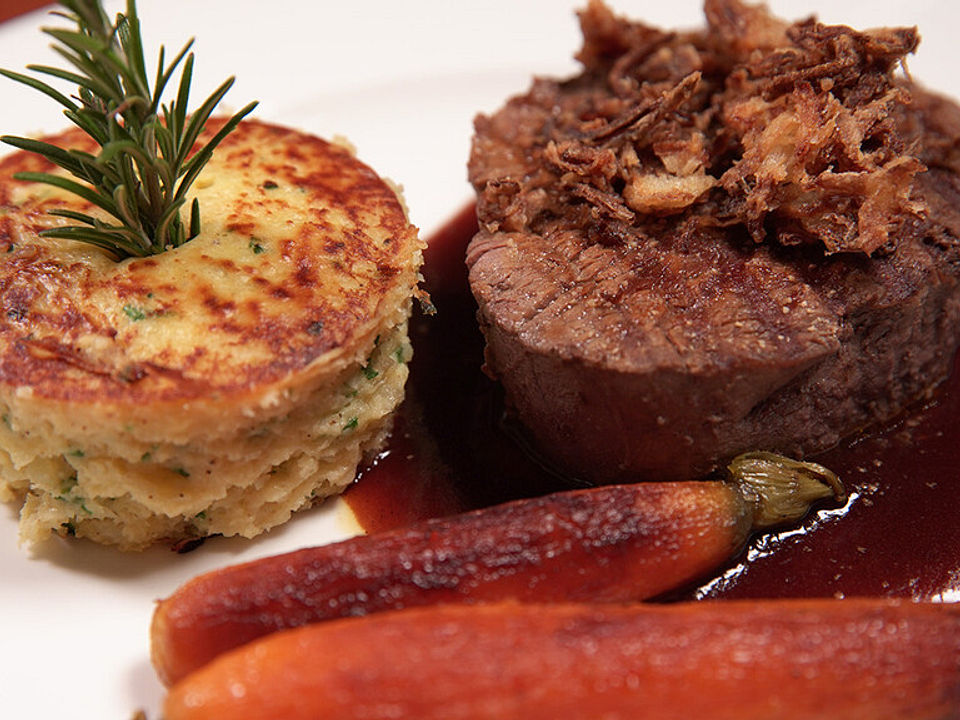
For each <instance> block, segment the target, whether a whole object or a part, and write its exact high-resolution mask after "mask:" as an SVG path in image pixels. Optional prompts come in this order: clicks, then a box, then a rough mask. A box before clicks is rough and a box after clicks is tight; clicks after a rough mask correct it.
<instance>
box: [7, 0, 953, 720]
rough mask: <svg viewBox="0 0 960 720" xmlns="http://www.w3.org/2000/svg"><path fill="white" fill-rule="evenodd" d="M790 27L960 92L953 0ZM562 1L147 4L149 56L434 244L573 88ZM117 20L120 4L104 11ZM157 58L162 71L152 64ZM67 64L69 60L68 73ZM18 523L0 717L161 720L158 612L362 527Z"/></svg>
mask: <svg viewBox="0 0 960 720" xmlns="http://www.w3.org/2000/svg"><path fill="white" fill-rule="evenodd" d="M611 2H612V5H613V7H614V8H615V9H617V10H618V11H621V12H623V13H624V14H627V15H630V16H632V17H635V18H638V19H640V18H642V19H645V20H646V21H648V22H649V23H651V24H656V25H660V26H663V27H693V26H696V25H700V24H702V14H701V10H700V6H699V4H698V3H697V2H694V1H693V0H673V2H650V1H646V2H645V1H642V0H611ZM769 4H770V6H771V7H772V8H773V9H774V10H775V11H776V12H777V13H778V14H780V15H782V16H784V17H788V18H799V17H804V16H806V15H808V14H810V13H816V14H818V15H819V16H820V18H821V19H822V20H824V21H827V22H842V23H846V24H850V25H853V26H855V27H859V28H865V27H873V26H879V25H917V26H919V28H920V30H921V35H922V37H923V43H922V44H921V47H920V50H919V52H918V54H917V56H916V57H914V58H913V59H911V60H910V69H911V72H912V74H913V75H914V77H915V78H918V79H919V80H921V81H922V82H924V83H925V84H927V85H928V86H930V87H933V88H935V89H939V90H941V91H943V92H946V93H947V94H950V95H952V96H954V97H958V96H960V68H958V67H957V59H958V53H957V52H956V49H955V43H956V39H955V38H956V36H957V26H958V20H960V9H954V8H955V5H954V3H951V2H943V1H942V0H925V1H924V0H919V1H917V0H915V1H913V2H903V1H901V0H887V1H886V2H882V1H880V0H858V1H848V2H837V1H836V0H812V1H809V2H800V1H794V0H779V1H773V2H770V3H769ZM580 5H581V3H572V2H567V1H566V0H563V1H561V0H527V1H524V0H484V1H483V2H480V1H476V2H449V1H441V0H433V1H431V0H402V1H397V0H392V1H383V2H380V1H375V0H352V1H351V2H349V3H347V2H298V1H296V0H269V1H268V2H263V1H262V0H141V3H140V14H141V18H142V21H143V24H144V35H145V39H146V41H147V45H148V47H156V46H157V45H159V44H160V43H163V44H165V45H166V46H167V51H168V57H169V56H170V54H171V53H173V52H175V51H176V50H178V49H179V47H180V45H181V44H182V43H183V42H184V41H185V40H186V39H187V38H188V37H191V36H195V37H196V39H197V43H196V46H195V50H196V54H197V64H196V69H195V76H196V79H195V83H194V87H195V90H194V98H202V97H205V96H206V94H207V93H208V92H209V91H211V90H212V89H213V88H214V87H215V86H216V85H217V84H219V82H220V81H221V80H223V79H224V78H226V77H227V76H229V75H235V76H236V77H237V82H236V85H235V86H234V88H233V90H232V91H231V93H230V94H229V95H228V97H227V104H228V105H229V106H231V107H233V108H238V107H240V106H242V105H244V104H245V103H246V102H247V101H249V100H251V99H259V100H260V103H261V104H260V107H259V109H258V111H257V115H258V116H259V117H260V118H262V119H264V120H270V121H276V122H282V123H286V124H289V125H292V126H296V127H299V128H302V129H305V130H308V131H311V132H314V133H317V134H320V135H324V136H328V137H329V136H332V135H344V136H347V137H348V138H349V139H350V140H351V141H352V142H353V143H354V144H355V145H356V146H357V148H358V153H359V155H360V157H361V159H363V160H365V161H366V162H368V163H369V164H371V165H372V166H373V167H375V168H376V169H377V170H378V171H379V172H380V173H381V174H383V175H386V176H388V177H390V178H392V179H394V180H396V181H398V182H400V183H401V184H402V185H403V186H404V188H405V191H406V197H407V202H408V204H409V206H410V211H411V215H412V218H413V221H414V222H415V223H416V224H417V225H418V226H420V228H421V229H422V230H423V231H424V233H425V234H429V233H430V231H431V230H433V229H435V228H436V227H438V226H439V225H440V224H441V223H442V222H443V220H444V218H446V217H448V216H450V215H451V214H453V213H454V212H455V211H456V210H457V209H459V208H460V207H462V206H463V204H464V203H465V202H467V201H468V200H469V197H470V193H469V187H468V186H467V183H466V179H465V174H466V173H465V167H464V163H465V159H466V156H467V152H468V147H469V139H470V133H471V121H472V118H473V116H474V114H475V113H476V112H478V111H492V110H494V109H495V108H496V107H497V106H498V105H499V104H500V102H501V101H502V99H503V98H505V97H506V96H507V95H509V94H512V93H516V92H520V91H522V90H523V89H524V88H525V87H526V86H527V85H528V83H529V78H530V76H531V75H532V74H563V75H566V74H571V73H573V72H575V71H576V65H575V63H574V62H573V61H572V59H571V57H572V54H573V53H574V52H575V51H576V50H577V49H578V48H579V43H580V40H579V31H578V28H577V25H576V21H575V18H574V14H573V12H574V9H575V8H576V7H579V6H580ZM108 7H110V8H111V9H116V8H118V7H119V4H118V3H113V2H111V3H108ZM50 22H54V23H56V22H57V21H56V20H54V19H50V18H48V17H47V16H46V14H45V13H43V12H37V13H33V14H30V15H27V16H24V17H22V18H20V19H17V20H14V21H11V22H9V23H7V24H5V25H2V26H0V67H4V68H9V69H13V70H21V69H22V68H23V67H24V66H25V65H26V64H27V63H32V62H46V63H50V62H52V61H54V58H53V56H52V55H51V53H50V52H49V51H48V50H47V49H46V45H47V40H46V38H45V37H44V36H42V35H41V34H40V33H39V31H38V28H39V27H40V26H41V25H42V24H45V23H50ZM149 57H154V56H153V55H152V53H151V55H150V56H149ZM57 62H59V61H57ZM63 124H64V123H63V119H62V118H61V116H60V114H59V110H58V108H57V106H56V105H55V104H54V103H53V101H51V100H49V99H47V98H45V97H43V96H41V95H40V94H38V93H35V92H33V91H29V90H26V89H24V88H21V87H20V86H18V85H16V84H14V83H12V82H8V81H6V80H2V79H0V133H4V134H31V133H37V132H40V131H52V130H57V129H60V128H61V127H63ZM16 522H17V512H16V509H15V508H13V507H7V506H0V718H55V717H57V718H59V717H70V718H73V719H74V720H94V719H96V720H110V719H112V718H119V719H121V720H129V718H130V717H131V716H132V714H133V713H134V711H135V710H137V709H144V710H146V711H147V713H148V716H149V717H150V719H151V720H156V719H157V718H158V717H159V714H158V712H157V708H158V707H159V703H160V700H161V698H162V688H161V687H160V685H159V683H158V682H157V681H156V679H155V677H154V675H153V671H152V669H151V668H150V665H149V656H148V652H149V648H148V638H147V631H148V626H149V619H150V614H151V612H152V608H153V602H154V600H155V599H157V598H159V597H162V596H164V595H167V594H169V593H170V592H171V591H172V590H173V589H174V588H175V587H176V586H177V585H179V584H180V583H181V582H183V581H185V580H187V579H188V578H190V577H192V576H193V575H195V574H197V573H200V572H203V571H205V570H208V569H212V568H214V567H219V566H222V565H224V564H227V563H232V562H237V561H241V560H247V559H252V558H254V557H260V556H264V555H268V554H273V553H277V552H281V551H284V550H289V549H294V548H297V547H302V546H304V545H311V544H319V543H322V542H328V541H331V540H334V539H337V538H341V537H345V536H347V535H349V534H351V533H353V532H355V531H356V526H355V524H354V522H353V519H352V517H351V516H350V513H349V510H347V509H346V507H345V506H344V505H343V504H342V503H339V502H336V503H330V504H329V505H328V506H327V507H325V508H321V509H319V510H317V511H311V512H309V513H307V514H305V515H304V516H302V517H299V518H297V519H295V520H294V521H292V522H291V523H289V524H288V525H287V526H285V527H283V528H281V529H278V530H276V531H274V532H272V533H270V534H269V535H268V536H266V537H265V538H263V539H260V540H257V541H253V542H249V541H236V540H223V539H220V540H213V541H210V542H208V543H206V544H205V545H204V546H203V547H201V548H200V549H199V550H197V551H195V552H193V553H190V554H187V555H175V554H173V553H170V552H169V551H166V550H159V549H158V550H155V551H150V552H147V553H143V554H138V555H125V554H120V553H117V552H115V551H112V550H109V549H104V548H99V547H95V546H92V545H90V544H88V543H83V542H65V541H61V540H57V539H55V540H53V541H52V542H51V543H49V544H48V545H47V546H46V547H45V548H43V549H41V550H39V551H35V552H33V553H31V552H30V551H29V550H27V549H25V548H18V546H17V539H16V535H17V530H16Z"/></svg>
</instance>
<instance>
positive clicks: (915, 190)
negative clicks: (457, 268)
mask: <svg viewBox="0 0 960 720" xmlns="http://www.w3.org/2000/svg"><path fill="white" fill-rule="evenodd" d="M706 15H707V23H708V27H707V28H706V29H705V30H703V31H699V32H691V33H686V34H677V33H666V32H662V31H659V30H656V29H653V28H649V27H646V26H644V25H642V24H639V23H631V22H629V21H627V20H624V19H622V18H619V17H616V16H614V15H613V14H612V13H610V11H609V10H607V8H606V7H604V6H603V5H602V4H600V3H599V2H592V3H591V4H590V5H589V7H588V8H587V9H586V10H585V11H584V12H583V13H582V14H581V24H582V27H583V30H584V38H585V40H584V47H583V49H582V50H581V52H580V54H579V56H578V58H579V59H580V60H581V62H582V63H583V65H584V71H583V73H582V74H581V75H579V76H577V77H575V78H572V79H569V80H565V81H555V80H546V79H540V80H536V81H535V82H534V84H533V86H532V88H531V90H530V91H529V92H528V93H527V94H525V95H523V96H520V97H516V98H513V99H511V100H510V101H509V102H508V103H507V104H506V106H505V107H504V108H503V109H501V110H500V111H499V112H498V113H496V114H494V115H492V116H489V117H485V116H481V117H478V118H477V121H476V135H475V138H474V144H473V150H472V153H471V158H470V166H469V171H470V180H471V182H472V183H473V185H474V187H475V189H476V191H477V196H478V219H479V221H480V232H479V233H478V235H477V236H476V237H475V238H474V239H473V241H472V243H471V245H470V248H469V251H468V257H467V264H468V266H469V269H470V284H471V288H472V290H473V293H474V295H475V297H476V299H477V302H478V305H479V320H480V324H481V327H482V329H483V331H484V334H485V337H486V340H487V349H486V358H485V359H486V368H487V369H488V371H489V372H490V373H491V374H492V375H494V376H495V377H497V378H498V379H499V380H500V381H501V382H502V383H503V385H504V387H505V389H506V393H507V400H508V403H509V404H510V405H511V407H512V408H513V409H514V411H515V412H516V414H517V415H518V417H519V419H520V420H521V421H522V422H523V424H524V425H525V426H526V427H527V428H528V429H529V431H530V433H531V434H532V436H533V440H534V443H535V446H536V447H537V448H538V449H539V451H540V452H542V453H543V455H544V456H545V457H546V458H547V459H549V460H550V461H552V462H553V463H555V464H556V465H558V466H559V467H560V468H561V469H562V470H564V471H565V472H567V473H569V474H572V475H575V476H578V477H580V478H582V479H585V480H588V481H592V482H613V481H631V480H636V479H649V480H677V479H687V478H692V477H697V476H701V475H703V474H706V473H709V472H710V471H712V470H713V469H714V468H716V467H717V466H718V465H719V464H720V463H722V462H724V461H725V460H727V459H729V458H730V457H732V456H733V455H735V454H737V453H739V452H743V451H746V450H757V449H765V450H774V451H779V452H783V453H787V454H791V455H795V456H808V455H810V454H814V453H816V452H818V451H821V450H824V449H827V448H829V447H831V446H833V445H835V444H836V443H837V442H838V441H839V440H841V439H842V438H844V437H847V436H850V435H852V434H853V433H855V432H857V431H859V430H861V429H863V428H865V427H867V426H869V425H872V424H874V423H877V422H878V421H882V420H885V419H888V418H890V417H892V416H894V415H895V414H897V413H898V412H900V411H901V410H902V409H903V408H904V407H905V406H906V405H908V404H909V403H911V402H912V401H914V400H916V399H918V398H919V397H922V396H924V395H925V394H926V393H928V392H929V391H930V390H931V389H932V388H933V387H934V386H935V385H936V384H937V383H939V382H940V381H941V380H942V379H943V378H944V377H945V376H946V374H947V373H948V372H949V368H950V365H951V362H952V358H953V354H954V352H955V351H956V348H957V345H958V341H960V323H958V320H960V287H958V282H957V279H958V272H960V257H958V241H957V238H958V236H960V213H958V210H957V209H958V208H960V162H958V158H960V150H958V148H960V108H958V107H957V106H956V105H955V104H954V103H952V102H950V101H948V100H945V99H943V98H940V97H938V96H936V95H934V94H931V93H929V92H927V91H925V90H923V89H921V88H919V87H917V86H916V85H915V84H913V83H912V82H910V81H909V80H908V79H906V78H903V77H898V76H897V75H896V74H895V70H896V69H897V68H898V67H899V65H900V63H901V62H902V59H903V57H904V55H905V54H907V53H909V52H912V51H913V50H914V49H915V47H916V45H917V42H918V37H917V34H916V31H915V30H911V29H893V30H889V29H885V30H878V31H870V32H867V33H859V32H857V31H854V30H852V29H850V28H846V27H842V26H832V27H831V26H823V25H820V24H818V23H816V22H815V21H813V20H807V21H804V22H801V23H797V24H793V25H788V24H787V23H784V22H782V21H780V20H778V19H776V18H773V17H771V16H769V15H768V14H767V13H766V12H765V10H763V9H761V8H752V7H748V6H744V5H741V4H740V3H738V2H733V1H731V0H710V1H708V2H707V5H706Z"/></svg>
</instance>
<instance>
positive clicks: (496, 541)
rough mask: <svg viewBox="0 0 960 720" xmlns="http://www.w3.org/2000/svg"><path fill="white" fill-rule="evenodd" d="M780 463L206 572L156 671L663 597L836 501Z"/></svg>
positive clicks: (549, 500)
mask: <svg viewBox="0 0 960 720" xmlns="http://www.w3.org/2000/svg"><path fill="white" fill-rule="evenodd" d="M771 457H772V456H766V455H752V456H750V457H749V458H739V459H738V460H736V461H735V464H734V465H732V466H731V475H732V476H733V477H735V478H736V479H737V483H723V482H686V483H663V484H659V483H650V484H638V485H622V486H611V487H604V488H597V489H591V490H581V491H570V492H563V493H557V494H554V495H548V496H545V497H540V498H535V499H530V500H521V501H517V502H512V503H507V504H504V505H499V506H495V507H491V508H487V509H484V510H479V511H476V512H472V513H466V514H463V515H458V516H454V517H451V518H446V519H439V520H430V521H427V522H424V523H421V524H418V525H415V526H413V527H410V528H407V529H401V530H395V531H390V532H385V533H380V534H378V535H373V536H366V537H358V538H354V539H351V540H347V541H345V542H341V543H337V544H333V545H327V546H323V547H317V548H311V549H307V550H301V551H298V552H293V553H289V554H285V555H280V556H276V557H272V558H267V559H264V560H258V561H254V562H251V563H246V564H243V565H237V566H234V567H229V568H226V569H223V570H219V571H215V572H212V573H208V574H206V575H202V576H200V577H198V578H195V579H194V580H192V581H190V582H188V583H187V584H185V585H184V586H182V587H181V588H180V589H178V590H177V591H176V592H175V593H174V595H173V596H171V597H170V598H168V599H167V600H164V601H162V602H160V604H159V605H158V607H157V609H156V612H155V614H154V618H153V625H152V628H151V640H152V657H153V662H154V666H155V667H156V669H157V672H158V674H159V676H160V678H161V679H162V680H163V681H164V682H165V683H167V684H170V683H172V682H175V681H176V680H178V679H180V678H182V677H184V676H185V675H186V674H187V673H189V672H191V671H193V670H195V669H196V668H198V667H201V666H202V665H204V664H205V663H207V662H209V661H210V660H211V659H212V658H214V657H215V656H217V655H219V654H220V653H222V652H224V651H226V650H229V649H231V648H233V647H236V646H238V645H241V644H243V643H245V642H248V641H250V640H253V639H254V638H257V637H260V636H261V635H265V634H267V633H270V632H274V631H276V630H281V629H285V628H290V627H295V626H299V625H304V624H306V623H311V622H317V621H320V620H327V619H331V618H337V617H343V616H348V615H361V614H367V613H371V612H377V611H381V610H386V609H392V608H404V607H411V606H416V605H426V604H432V603H450V602H480V601H491V600H504V599H513V600H521V601H538V602H557V601H591V602H620V601H632V600H640V599H644V598H649V597H653V596H656V595H659V594H661V593H663V592H665V591H667V590H670V589H672V588H676V587H678V586H681V585H684V584H687V583H689V582H691V581H693V580H695V579H697V578H698V577H701V576H702V575H704V574H705V573H707V572H709V571H710V570H711V569H714V568H716V567H717V566H719V565H721V564H722V563H724V562H726V561H728V560H729V558H730V557H731V556H733V555H734V554H735V553H737V552H738V551H739V550H740V549H741V548H742V547H743V545H744V543H745V542H746V540H747V537H748V535H749V533H750V532H751V530H752V529H756V528H758V527H766V526H769V525H771V524H777V523H779V522H781V521H784V520H790V519H794V520H795V519H797V518H799V517H802V515H803V514H805V513H806V512H807V510H808V508H809V506H810V504H811V503H812V502H813V501H815V500H816V499H819V498H823V497H829V496H831V495H835V494H837V493H838V492H841V490H838V485H837V483H836V478H835V477H832V476H829V471H826V470H824V469H823V468H820V467H819V466H812V465H810V464H798V465H790V466H786V465H784V463H786V462H788V461H786V460H785V459H783V458H776V457H774V458H773V459H771ZM811 468H813V469H814V470H813V471H811ZM771 477H773V480H771ZM784 502H786V503H787V505H788V507H786V508H783V507H781V504H782V503H784Z"/></svg>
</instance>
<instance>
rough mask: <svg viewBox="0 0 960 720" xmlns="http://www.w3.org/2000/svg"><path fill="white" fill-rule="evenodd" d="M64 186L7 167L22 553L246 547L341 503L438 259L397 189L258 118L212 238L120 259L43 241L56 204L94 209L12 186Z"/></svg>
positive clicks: (328, 147) (220, 189) (5, 254)
mask: <svg viewBox="0 0 960 720" xmlns="http://www.w3.org/2000/svg"><path fill="white" fill-rule="evenodd" d="M208 125H210V126H211V127H208V129H207V131H206V132H207V134H208V135H209V134H210V133H212V132H213V131H215V130H216V129H217V127H218V123H213V122H211V123H208ZM54 142H56V143H58V144H61V145H68V146H74V147H88V148H89V139H87V138H86V136H85V135H83V134H82V133H81V132H80V131H78V130H74V131H70V132H68V133H65V134H64V135H63V136H60V137H58V138H56V139H55V140H54ZM50 169H51V166H50V165H48V164H47V163H46V161H44V160H43V159H42V158H40V157H38V156H35V155H30V154H27V153H23V152H18V153H15V154H13V155H10V156H8V157H5V158H4V159H3V160H0V300H2V307H3V310H4V312H3V316H2V317H0V413H2V423H0V499H3V500H6V501H22V503H23V509H22V511H21V537H22V539H24V540H26V541H28V542H33V541H37V540H41V539H43V538H45V537H47V536H48V535H49V533H50V532H51V531H53V532H54V533H58V534H60V535H65V534H76V535H78V536H82V537H87V538H90V539H92V540H95V541H97V542H101V543H106V544H111V545H117V546H119V547H121V548H123V549H127V550H135V549H140V548H143V547H145V546H147V545H150V544H151V543H154V542H157V541H165V542H172V543H177V542H181V541H184V540H190V539H193V538H201V537H205V536H208V535H212V534H223V535H243V536H246V537H251V536H254V535H257V534H258V533H260V532H263V531H264V530H266V529H268V528H270V527H273V526H275V525H277V524H279V523H282V522H284V521H286V520H287V519H288V518H289V517H290V514H291V513H292V512H293V511H295V510H297V509H300V508H303V507H306V506H309V505H311V504H312V503H313V502H314V501H316V500H317V499H318V498H322V497H325V496H329V495H332V494H335V493H337V492H339V491H341V490H342V489H344V487H345V486H347V485H348V484H349V483H350V482H351V481H352V480H353V478H354V476H355V473H356V469H357V467H358V464H359V463H361V462H362V461H363V459H364V457H365V456H369V455H370V454H372V453H374V452H376V451H377V450H378V448H380V446H381V444H382V442H383V440H384V438H385V436H386V434H387V432H388V431H389V428H390V419H391V413H392V411H393V410H394V409H395V408H396V407H397V405H398V404H399V403H400V401H401V399H402V397H403V387H404V381H405V379H406V377H407V367H406V362H407V361H408V360H409V358H410V355H411V349H410V344H409V342H408V339H407V319H408V317H409V313H410V304H411V297H412V296H413V294H414V293H415V292H416V286H417V282H418V278H419V266H420V262H421V250H422V246H421V243H420V241H419V239H418V237H417V233H416V229H415V228H414V227H413V226H411V225H410V223H409V222H408V220H407V217H406V213H405V210H404V208H403V206H402V204H401V201H400V200H399V199H398V197H397V194H396V193H395V192H394V191H393V189H391V187H390V186H389V185H388V184H386V183H385V182H384V181H383V180H381V179H380V178H379V177H378V176H377V175H376V174H375V173H374V172H373V171H371V170H370V169H369V168H368V167H367V166H365V165H363V164H362V163H360V162H359V161H357V160H356V159H355V158H354V157H353V156H352V154H351V152H350V151H349V150H347V149H345V148H343V147H340V146H337V145H333V144H330V143H327V142H325V141H323V140H320V139H317V138H315V137H310V136H307V135H304V134H301V133H298V132H295V131H293V130H289V129H284V128H280V127H275V126H271V125H267V124H263V123H260V122H250V121H247V122H244V123H242V124H241V125H240V127H239V128H238V129H237V130H236V131H234V132H233V133H232V134H231V135H229V136H228V137H227V138H226V139H225V140H224V142H223V143H222V145H221V146H220V147H219V149H218V151H217V152H216V153H215V154H214V156H213V158H212V160H211V161H210V162H209V164H208V165H207V166H206V168H205V169H204V171H203V173H202V175H201V176H200V178H199V179H198V181H197V183H196V184H195V185H194V190H193V192H194V194H195V195H196V196H198V197H199V198H200V201H201V205H202V208H203V231H202V233H201V234H200V235H199V236H198V237H196V238H195V239H193V240H191V241H190V242H188V243H186V244H185V245H183V246H181V247H179V248H176V249H171V250H168V251H167V252H164V253H162V254H160V255H155V256H152V257H148V258H132V259H127V260H123V261H120V262H116V261H115V260H114V259H113V258H111V257H109V256H108V255H107V254H106V253H105V252H103V251H100V250H99V249H97V248H94V247H92V246H89V245H82V244H79V243H73V242H69V241H63V240H54V239H49V240H48V239H44V238H41V237H39V236H38V231H39V230H41V229H43V228H44V227H49V226H50V225H51V224H52V223H55V222H58V221H57V219H55V218H52V217H51V216H49V215H48V214H47V210H49V209H50V208H52V207H54V206H56V207H67V208H76V209H78V210H82V211H83V212H90V211H91V206H87V205H85V204H84V202H83V201H82V200H80V199H78V198H77V197H76V196H73V195H68V194H66V193H61V192H60V191H59V190H57V189H53V188H51V187H50V186H47V185H39V184H32V183H26V182H20V181H15V180H13V179H12V175H13V173H14V172H18V171H24V170H31V171H50Z"/></svg>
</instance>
